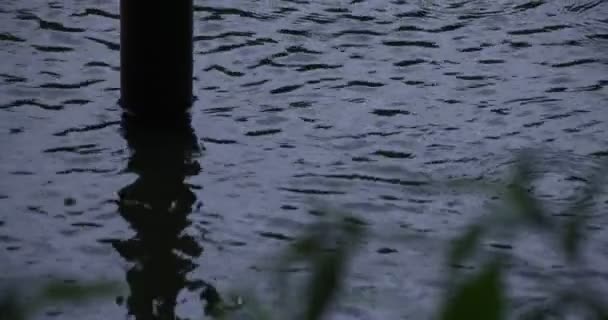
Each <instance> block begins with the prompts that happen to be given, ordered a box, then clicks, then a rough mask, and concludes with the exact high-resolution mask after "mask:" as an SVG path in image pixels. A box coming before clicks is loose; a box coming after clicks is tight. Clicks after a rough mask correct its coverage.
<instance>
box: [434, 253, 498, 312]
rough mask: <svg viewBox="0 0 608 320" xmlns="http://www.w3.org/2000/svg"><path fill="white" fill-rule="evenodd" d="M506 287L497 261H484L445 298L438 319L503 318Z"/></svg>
mask: <svg viewBox="0 0 608 320" xmlns="http://www.w3.org/2000/svg"><path fill="white" fill-rule="evenodd" d="M505 307H506V305H505V288H504V286H503V283H502V269H501V266H500V264H499V263H497V262H494V263H491V264H488V265H486V266H485V267H484V268H483V269H482V270H481V271H480V272H479V273H478V274H476V275H475V276H473V277H472V278H470V279H467V280H466V281H465V282H464V283H463V284H462V285H461V286H459V287H458V288H457V289H456V290H455V292H454V294H453V295H452V296H450V297H449V298H448V300H447V301H446V303H445V304H444V306H443V308H442V311H441V313H440V317H439V319H440V320H501V319H504V318H505V311H506V309H505Z"/></svg>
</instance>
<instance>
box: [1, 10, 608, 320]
mask: <svg viewBox="0 0 608 320" xmlns="http://www.w3.org/2000/svg"><path fill="white" fill-rule="evenodd" d="M195 4H196V12H195V35H196V37H195V52H196V54H195V79H194V86H195V95H196V96H197V101H196V103H195V105H194V106H193V108H192V117H193V119H192V123H191V128H190V129H191V130H184V131H182V132H178V133H173V134H168V133H163V132H158V131H153V130H148V129H145V128H144V129H142V128H138V127H137V126H136V125H133V124H130V123H129V122H125V121H123V119H122V115H121V110H120V108H119V107H118V106H117V101H118V98H119V86H120V84H119V72H120V70H119V49H120V44H119V29H118V28H119V20H118V19H119V16H118V3H117V1H94V0H83V1H67V2H66V1H42V0H3V1H2V3H0V23H1V26H2V28H1V31H0V48H1V50H0V61H2V65H1V66H0V82H1V84H2V85H1V86H0V132H1V133H2V134H0V147H1V149H2V152H1V153H0V208H1V209H0V245H1V247H2V267H1V268H0V271H2V274H3V275H2V277H3V278H9V277H13V275H15V276H17V275H19V276H28V275H35V276H38V275H51V274H54V273H56V272H59V273H61V274H68V275H74V277H76V278H78V279H89V278H95V277H99V276H101V277H104V278H107V279H118V280H120V281H124V283H125V285H126V286H127V287H128V288H129V290H128V292H126V293H125V296H124V297H121V298H118V299H117V300H116V303H115V302H114V301H110V302H108V303H102V304H97V305H93V306H87V307H83V308H77V309H71V308H64V309H57V310H49V311H48V312H47V315H46V316H44V315H43V317H42V318H45V317H47V318H53V317H57V316H58V315H60V317H61V318H62V319H118V318H121V317H124V316H125V315H126V314H127V313H131V314H135V315H137V316H138V318H139V319H147V317H150V312H152V301H153V300H158V301H161V302H160V303H159V304H160V306H161V307H159V311H158V312H159V313H161V314H164V315H170V314H172V313H173V312H174V308H175V309H176V310H177V311H175V312H177V314H181V315H182V316H184V315H188V317H191V318H193V317H195V316H196V315H197V314H199V313H200V308H199V307H198V302H197V299H198V298H196V297H197V295H198V292H200V290H202V289H203V288H211V287H213V288H217V290H219V291H220V292H222V291H223V290H226V289H227V288H230V287H233V286H235V285H237V284H240V283H245V282H244V281H245V280H251V279H255V280H259V281H255V282H256V283H262V284H264V281H263V279H264V277H263V275H265V274H266V273H267V271H268V270H269V266H268V265H269V264H268V259H264V258H263V257H267V256H269V255H271V254H272V253H274V252H276V250H278V249H280V248H283V247H284V246H285V245H286V244H287V243H289V241H290V239H292V238H293V237H295V236H297V235H298V232H299V231H301V230H302V227H303V225H304V224H306V223H309V222H310V221H313V220H314V219H316V216H315V214H316V213H317V212H316V211H314V206H313V204H314V203H315V201H328V202H331V203H333V204H334V205H336V206H339V207H341V208H344V209H346V210H348V211H350V212H352V213H354V214H357V215H358V216H360V217H362V218H364V219H365V220H366V221H367V222H368V223H369V226H370V228H371V229H372V231H374V232H375V233H379V234H385V235H389V234H393V233H395V234H400V233H406V234H417V235H420V237H418V238H416V239H417V240H411V241H410V242H407V243H405V244H404V243H402V242H398V241H396V240H395V239H394V238H392V237H390V236H387V237H381V238H380V239H378V240H373V241H370V242H369V243H368V245H367V246H366V247H365V249H364V252H363V253H362V255H361V257H360V259H359V261H358V265H357V267H356V268H355V270H354V271H353V274H352V276H351V278H352V281H351V284H350V287H349V290H348V292H349V297H350V298H349V299H347V300H346V301H345V302H344V303H343V306H341V307H340V308H339V310H338V312H337V314H338V316H337V318H340V319H342V318H344V319H395V318H397V315H403V316H405V318H408V319H410V318H411V319H419V318H420V316H421V315H422V314H428V311H429V310H432V309H433V306H434V304H435V298H436V296H437V292H438V290H439V289H440V288H441V281H440V280H441V279H440V276H439V275H440V273H439V272H440V271H441V261H442V260H441V250H442V249H443V245H442V243H443V240H445V239H449V238H450V237H451V236H453V235H454V234H455V233H456V232H458V231H460V230H461V229H462V226H463V225H465V224H466V223H467V222H470V221H471V219H473V218H474V217H476V216H477V215H478V213H479V209H480V208H482V207H483V205H484V202H485V200H486V198H484V197H480V196H472V195H468V196H465V195H462V194H458V193H456V192H455V191H454V190H452V189H451V188H449V187H447V186H444V187H438V186H437V185H436V184H432V183H431V182H434V181H446V180H448V181H449V180H450V179H458V178H472V179H477V178H487V179H490V180H494V181H502V179H503V178H504V173H505V172H506V171H507V170H508V168H509V166H510V165H512V164H513V163H512V152H513V151H517V150H519V149H521V148H527V147H542V148H546V149H547V150H549V151H548V153H547V154H546V155H545V157H546V159H547V162H548V163H549V167H548V169H547V170H548V171H549V173H548V175H547V177H546V179H544V180H543V188H542V192H541V195H542V196H543V197H544V198H545V199H547V201H551V202H552V203H556V204H561V203H566V202H568V201H569V196H570V195H571V192H572V190H573V189H574V188H578V187H580V186H581V185H583V182H582V181H581V179H580V178H581V177H582V176H583V174H584V172H585V170H586V169H587V168H589V167H592V166H595V165H596V164H597V163H598V161H600V160H601V159H602V158H604V157H605V156H606V154H607V152H608V132H607V131H606V121H607V120H608V111H607V109H606V107H607V105H608V88H607V86H608V60H607V57H608V55H607V54H606V53H607V52H608V19H607V18H606V17H608V4H607V3H606V2H605V1H603V0H555V1H526V0H500V1H482V0H469V1H455V0H444V1H439V0H410V1H401V0H394V1H388V0H378V1H370V0H368V1H365V0H361V1H342V0H340V1H338V0H308V1H306V0H303V1H295V0H290V1H288V0H283V1H279V0H272V1H251V0H231V1H227V0H222V1H220V0H207V1H202V0H201V1H195ZM162 40H163V39H158V45H159V46H161V45H162ZM604 201H605V200H604ZM605 210H606V203H605V202H603V203H602V204H601V205H600V206H599V207H598V214H597V216H594V217H593V219H592V220H591V221H590V222H589V225H588V226H587V228H588V230H589V235H590V237H591V238H592V239H594V246H593V248H592V249H591V252H592V253H593V255H592V256H591V259H592V262H593V263H592V269H591V270H589V271H588V272H586V273H585V274H584V275H579V276H580V277H584V278H586V279H591V280H597V281H603V282H605V281H606V280H607V277H608V274H607V273H606V271H605V268H603V266H605V265H606V263H608V261H607V259H606V258H607V257H608V255H607V252H606V248H607V246H606V245H607V244H608V237H607V236H606V234H607V233H606V232H604V231H605V228H606V226H607V219H606V217H605V215H604V214H603V212H605ZM511 245H513V248H512V249H507V250H512V251H513V252H514V254H515V255H516V256H517V258H518V260H517V261H518V262H517V263H516V265H515V267H514V268H515V269H514V270H515V278H516V279H515V283H516V284H517V285H516V286H515V288H514V292H515V293H516V295H517V297H518V298H521V300H522V301H525V300H526V298H530V297H537V296H539V295H540V296H541V297H542V288H537V287H535V286H534V285H533V284H532V283H533V282H532V281H531V280H534V279H536V278H538V277H540V276H541V275H543V274H550V273H560V272H561V273H567V271H564V269H563V268H562V267H561V266H560V265H559V263H560V262H559V259H558V256H557V255H556V254H555V253H553V252H550V251H547V250H546V247H543V246H542V245H540V244H539V243H538V242H537V240H535V239H534V238H533V237H532V238H530V239H528V240H524V241H523V242H522V243H519V244H511ZM499 247H500V246H499ZM503 248H504V246H503ZM488 250H497V249H495V248H494V247H492V246H490V245H488ZM503 250H504V249H503ZM530 266H532V267H533V270H535V271H534V272H527V271H526V272H524V270H529V269H528V268H529V267H530ZM519 271H521V272H519ZM572 277H575V276H574V275H573V276H572ZM361 299H363V301H367V302H369V303H361ZM370 305H371V306H373V307H372V308H370V307H369V306H370Z"/></svg>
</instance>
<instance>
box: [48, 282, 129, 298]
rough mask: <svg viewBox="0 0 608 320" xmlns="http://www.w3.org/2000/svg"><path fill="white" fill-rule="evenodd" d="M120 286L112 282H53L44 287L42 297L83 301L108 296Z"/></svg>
mask: <svg viewBox="0 0 608 320" xmlns="http://www.w3.org/2000/svg"><path fill="white" fill-rule="evenodd" d="M118 290H119V286H118V285H117V284H115V283H110V282H97V283H91V284H83V285H77V284H68V283H64V282H52V283H50V284H48V285H47V286H45V287H44V288H43V289H42V292H41V294H40V298H41V299H43V300H44V301H48V302H81V301H83V300H88V299H92V298H99V297H103V296H108V295H111V294H113V293H116V292H118Z"/></svg>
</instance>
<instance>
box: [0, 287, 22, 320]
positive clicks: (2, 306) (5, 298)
mask: <svg viewBox="0 0 608 320" xmlns="http://www.w3.org/2000/svg"><path fill="white" fill-rule="evenodd" d="M0 319H13V320H25V312H24V307H23V306H22V305H21V304H20V303H19V301H18V300H17V293H16V292H15V291H14V290H10V289H9V290H7V291H6V292H2V293H0Z"/></svg>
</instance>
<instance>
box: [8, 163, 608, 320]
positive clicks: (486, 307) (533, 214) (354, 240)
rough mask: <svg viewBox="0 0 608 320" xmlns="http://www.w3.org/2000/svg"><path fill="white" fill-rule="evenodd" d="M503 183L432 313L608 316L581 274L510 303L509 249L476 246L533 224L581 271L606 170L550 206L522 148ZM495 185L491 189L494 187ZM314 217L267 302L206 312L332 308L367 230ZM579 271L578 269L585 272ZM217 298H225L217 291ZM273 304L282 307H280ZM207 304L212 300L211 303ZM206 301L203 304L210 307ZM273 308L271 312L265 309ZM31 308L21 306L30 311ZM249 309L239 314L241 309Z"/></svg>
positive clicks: (21, 312)
mask: <svg viewBox="0 0 608 320" xmlns="http://www.w3.org/2000/svg"><path fill="white" fill-rule="evenodd" d="M518 163H519V165H518V166H517V167H516V168H515V170H514V174H513V177H512V179H511V181H510V183H508V185H507V186H506V187H505V188H503V189H502V190H499V193H500V194H501V195H502V198H503V200H504V203H503V204H502V205H500V206H498V207H496V210H495V212H491V213H490V214H487V215H484V216H482V217H481V218H480V219H478V220H477V221H475V222H474V223H473V224H471V225H470V226H469V227H468V229H467V230H466V231H465V232H464V233H463V234H461V235H460V236H458V237H457V238H456V239H454V241H453V242H452V245H451V247H450V249H449V250H448V252H447V254H446V264H447V267H448V268H447V270H448V271H447V272H446V277H447V278H448V279H447V280H448V285H447V287H446V290H445V292H444V295H443V300H442V301H441V302H440V305H439V306H438V307H437V313H436V314H435V315H434V319H438V320H476V319H478V320H502V319H512V318H516V319H524V320H528V319H529V320H532V319H534V320H536V319H538V320H542V319H600V320H608V309H607V308H608V297H607V296H605V295H601V294H599V293H598V292H599V291H597V288H594V287H593V286H592V285H593V284H589V283H586V282H584V281H580V282H576V283H571V282H570V283H568V284H565V285H561V284H560V283H559V281H553V280H554V279H550V278H549V279H539V280H538V281H541V282H542V281H545V282H546V283H542V284H543V286H546V288H548V289H547V294H546V299H543V301H542V302H539V303H536V304H530V305H528V306H527V307H526V308H525V310H523V311H522V310H517V313H516V310H514V307H513V305H512V303H511V301H510V299H509V294H508V290H507V287H506V282H507V277H508V275H509V265H510V263H511V262H512V257H511V256H510V255H509V254H506V253H504V252H498V253H490V254H488V253H487V252H482V251H483V250H482V247H483V244H484V241H485V240H487V239H488V238H492V237H493V236H496V235H500V236H501V237H503V238H504V237H507V238H508V239H510V240H513V241H514V240H516V239H518V237H519V236H521V235H522V234H523V233H526V232H528V233H529V232H530V231H532V232H534V234H540V235H544V236H546V238H548V239H550V242H551V243H553V244H554V246H555V249H556V250H557V251H559V252H561V253H562V255H563V259H564V262H565V264H566V265H567V266H568V268H571V269H573V270H585V259H584V257H583V255H582V253H583V252H584V248H585V244H586V241H585V237H584V226H585V223H586V222H587V219H588V218H589V216H590V215H591V210H592V209H593V203H594V200H595V198H596V197H597V196H598V195H599V194H600V193H601V191H602V186H603V185H604V181H603V177H604V173H605V171H604V170H599V171H593V172H591V173H590V174H589V176H588V177H587V178H586V179H582V180H583V181H586V186H585V187H584V188H583V189H582V191H581V192H580V193H579V194H578V195H577V196H576V197H575V199H576V200H575V201H573V202H572V204H570V205H568V206H567V207H565V208H562V209H561V211H560V212H557V213H558V214H559V215H560V216H562V217H564V216H565V217H567V218H565V219H564V218H561V219H557V218H555V217H554V216H555V215H556V212H553V211H551V210H549V209H547V208H546V207H545V205H544V203H543V202H542V201H541V200H539V199H538V198H537V197H535V196H534V195H533V192H531V191H530V190H532V189H533V187H534V183H535V182H537V180H538V179H540V178H542V177H538V176H536V175H535V172H539V170H538V169H539V168H538V164H537V162H536V161H535V160H534V159H530V158H526V157H522V158H520V159H519V161H518ZM494 191H496V190H494ZM329 217H330V218H331V219H325V220H321V221H318V222H317V223H314V224H312V225H310V226H309V227H308V229H307V230H306V231H305V232H304V233H303V235H302V236H301V237H300V238H298V240H296V241H294V243H292V244H291V246H290V247H289V248H287V249H286V250H285V251H284V252H282V253H281V254H280V255H279V259H277V260H278V269H279V270H283V272H277V274H276V281H277V283H276V287H277V288H279V292H278V293H277V298H278V301H277V302H276V303H272V306H273V307H268V308H265V307H264V303H260V302H256V299H255V297H247V298H245V299H244V301H245V302H244V303H243V301H242V299H240V298H239V299H237V300H235V301H236V302H235V303H218V304H217V306H214V307H213V309H211V310H208V312H207V313H208V315H210V316H211V317H213V318H218V319H258V320H270V319H294V320H298V319H302V320H320V319H328V318H329V317H328V313H329V310H330V307H331V306H332V305H333V304H335V303H336V301H337V300H339V298H340V295H341V293H342V292H341V289H342V288H343V285H344V282H345V281H347V279H346V276H345V275H346V274H347V271H348V269H349V268H351V267H353V265H352V264H353V262H352V257H353V256H354V255H356V254H357V251H358V249H359V248H360V247H361V244H362V243H363V242H364V241H365V240H366V239H367V238H368V237H370V235H369V233H368V232H367V230H366V228H365V224H364V223H361V220H359V219H358V218H354V217H352V216H348V215H339V214H335V215H330V216H329ZM467 263H473V264H475V265H478V266H480V267H478V268H476V269H475V270H474V271H471V270H467V271H463V270H462V269H460V268H456V267H455V266H463V265H466V264H467ZM302 266H306V267H307V269H308V270H310V272H309V273H308V278H307V279H306V280H305V281H304V286H303V287H302V286H301V284H302V281H299V282H298V281H295V282H294V281H292V280H293V279H290V277H291V276H290V275H289V274H290V273H288V272H284V271H285V270H289V269H290V268H298V267H302ZM583 272H584V271H583ZM115 288H116V287H115V286H113V285H107V284H94V285H90V286H75V285H67V284H56V283H55V284H50V285H49V286H47V287H45V288H44V289H43V290H41V291H40V293H39V294H38V295H37V296H35V298H34V299H32V300H29V301H33V302H32V303H28V305H24V304H23V303H22V301H20V300H19V299H18V298H17V295H16V294H14V293H15V292H8V293H5V294H4V295H3V296H0V319H14V320H24V319H26V318H27V316H29V315H31V314H32V313H33V312H35V311H36V310H40V309H41V308H42V307H44V306H48V305H50V304H54V303H59V302H66V301H67V302H79V301H82V300H85V299H90V298H99V297H102V296H105V295H107V294H109V293H113V292H115ZM218 299H220V300H221V297H218ZM275 306H281V309H277V308H276V307H275ZM208 307H209V306H208ZM207 309H208V308H206V310H207ZM270 310H272V311H270ZM26 311H27V312H26ZM244 314H245V315H246V316H243V315H244Z"/></svg>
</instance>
